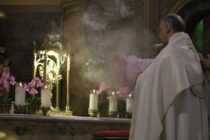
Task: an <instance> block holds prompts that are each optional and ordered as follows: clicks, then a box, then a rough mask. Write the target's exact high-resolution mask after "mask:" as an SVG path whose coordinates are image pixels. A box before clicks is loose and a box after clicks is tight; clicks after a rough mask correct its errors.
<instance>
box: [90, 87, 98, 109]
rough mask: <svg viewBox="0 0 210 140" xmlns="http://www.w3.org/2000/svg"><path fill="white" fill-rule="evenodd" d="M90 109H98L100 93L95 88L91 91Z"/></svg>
mask: <svg viewBox="0 0 210 140" xmlns="http://www.w3.org/2000/svg"><path fill="white" fill-rule="evenodd" d="M89 110H98V94H96V91H95V89H93V92H92V93H90V97H89Z"/></svg>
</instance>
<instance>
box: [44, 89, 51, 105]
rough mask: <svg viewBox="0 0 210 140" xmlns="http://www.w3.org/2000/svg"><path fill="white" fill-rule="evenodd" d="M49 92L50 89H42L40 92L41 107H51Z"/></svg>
mask: <svg viewBox="0 0 210 140" xmlns="http://www.w3.org/2000/svg"><path fill="white" fill-rule="evenodd" d="M51 94H52V93H51V90H50V89H42V90H41V106H43V107H49V106H51Z"/></svg>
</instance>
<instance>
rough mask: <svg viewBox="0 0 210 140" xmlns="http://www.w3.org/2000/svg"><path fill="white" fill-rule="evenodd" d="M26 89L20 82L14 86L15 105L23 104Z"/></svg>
mask: <svg viewBox="0 0 210 140" xmlns="http://www.w3.org/2000/svg"><path fill="white" fill-rule="evenodd" d="M25 94H26V91H25V89H24V88H23V85H22V83H17V84H16V87H15V105H25Z"/></svg>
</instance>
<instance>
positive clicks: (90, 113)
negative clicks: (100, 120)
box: [88, 110, 98, 117]
mask: <svg viewBox="0 0 210 140" xmlns="http://www.w3.org/2000/svg"><path fill="white" fill-rule="evenodd" d="M97 113H98V111H97V110H88V114H89V115H90V117H96V116H97Z"/></svg>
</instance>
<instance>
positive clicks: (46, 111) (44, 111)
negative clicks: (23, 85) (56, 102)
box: [40, 106, 50, 116]
mask: <svg viewBox="0 0 210 140" xmlns="http://www.w3.org/2000/svg"><path fill="white" fill-rule="evenodd" d="M40 109H41V110H42V113H43V116H47V115H48V111H49V110H50V107H45V106H42V107H41V108H40Z"/></svg>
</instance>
